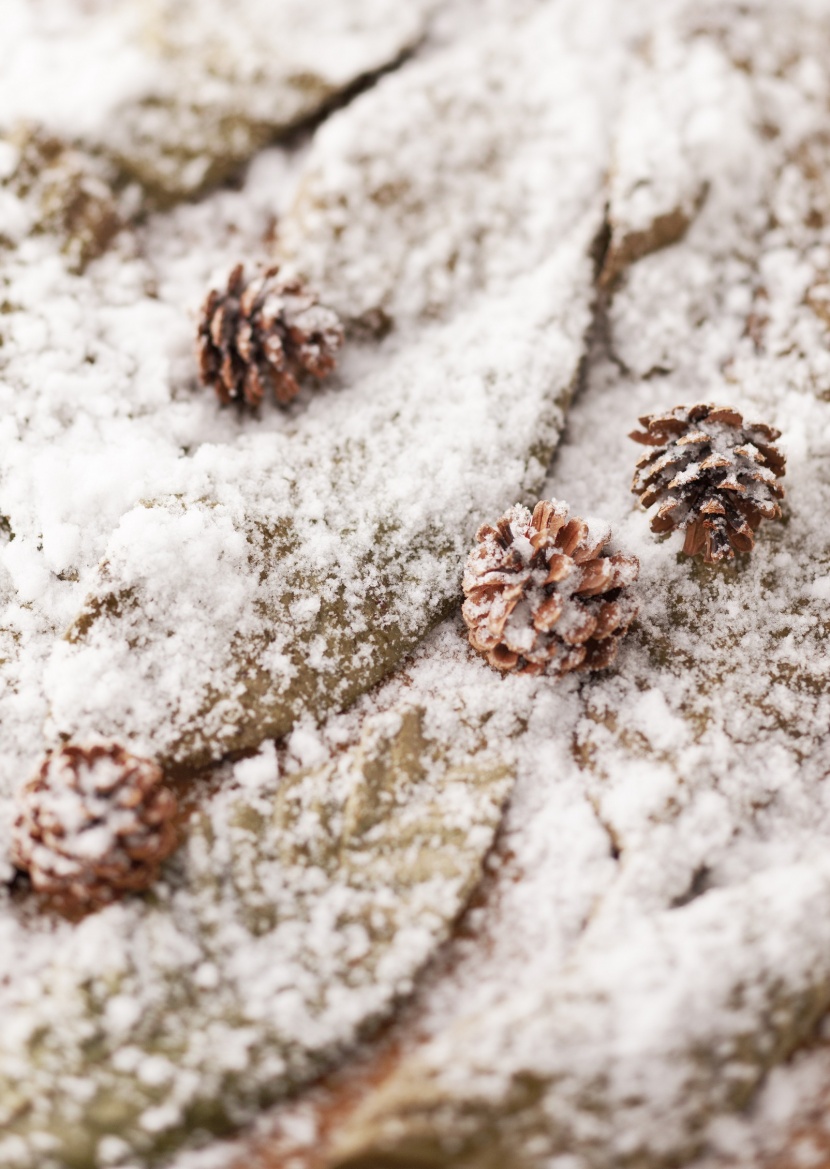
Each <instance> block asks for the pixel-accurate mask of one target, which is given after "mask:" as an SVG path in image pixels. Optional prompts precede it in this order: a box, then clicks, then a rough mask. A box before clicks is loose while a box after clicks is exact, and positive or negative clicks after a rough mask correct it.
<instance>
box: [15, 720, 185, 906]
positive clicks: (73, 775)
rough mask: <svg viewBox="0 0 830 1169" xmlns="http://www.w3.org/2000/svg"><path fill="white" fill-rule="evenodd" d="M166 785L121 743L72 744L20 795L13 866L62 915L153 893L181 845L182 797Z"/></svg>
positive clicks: (153, 768) (47, 762)
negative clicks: (131, 893) (160, 871)
mask: <svg viewBox="0 0 830 1169" xmlns="http://www.w3.org/2000/svg"><path fill="white" fill-rule="evenodd" d="M162 778H163V776H162V772H161V769H160V768H159V767H157V766H156V764H155V763H153V762H151V760H149V759H139V758H137V757H136V756H135V755H130V754H129V753H128V752H127V751H125V750H124V749H123V748H122V747H119V746H117V745H116V744H114V743H99V744H95V745H94V746H90V747H76V746H72V745H71V744H65V745H64V746H63V747H61V748H60V749H59V750H58V751H55V752H52V753H50V754H48V755H47V756H46V758H45V760H44V761H43V764H42V765H41V768H40V771H39V772H38V774H37V775H36V776H35V777H34V778H33V779H31V780H30V781H29V782H28V783H27V784H26V785H25V787H24V788H23V790H22V792H21V793H20V797H19V799H20V810H19V812H18V815H17V819H16V821H15V825H14V830H13V834H12V861H13V863H14V864H16V865H17V866H18V867H19V868H21V869H25V870H27V871H28V873H29V877H30V878H31V881H32V884H33V886H34V887H35V889H36V890H38V892H41V893H45V894H47V895H49V896H50V897H51V898H52V899H53V901H54V903H55V904H56V905H57V906H58V907H59V908H74V909H86V908H94V907H96V906H100V905H104V904H106V903H107V902H109V901H112V900H114V899H115V897H116V896H117V895H118V894H119V893H122V892H126V891H128V890H138V889H146V888H147V887H148V886H149V885H150V884H151V882H152V881H153V879H154V877H155V875H156V870H157V868H158V866H159V864H160V863H161V861H163V860H164V859H165V857H167V856H169V855H170V853H171V852H172V851H173V849H174V848H175V847H176V844H177V832H176V826H175V817H176V814H177V811H178V808H177V802H176V797H175V796H174V795H173V793H172V792H171V791H169V790H168V789H167V788H166V787H162Z"/></svg>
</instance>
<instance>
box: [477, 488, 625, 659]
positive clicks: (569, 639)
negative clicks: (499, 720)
mask: <svg viewBox="0 0 830 1169" xmlns="http://www.w3.org/2000/svg"><path fill="white" fill-rule="evenodd" d="M568 513H569V509H568V505H567V504H565V503H560V502H559V501H557V500H541V501H540V502H539V503H537V504H536V507H535V508H534V509H533V513H532V514H531V512H530V511H529V510H528V508H526V507H521V506H516V507H511V508H510V509H509V510H508V511H507V512H505V514H504V515H503V516H502V517H501V519H500V520H498V522H497V523H496V524H494V525H491V524H484V525H483V526H482V527H481V528H479V530H478V532H477V533H476V539H477V541H478V545H477V547H475V548H474V549H473V551H472V552H471V553H470V555H469V557H468V559H467V566H466V568H465V570H464V586H463V587H464V595H465V597H466V600H465V602H464V605H463V608H462V614H463V616H464V620H465V621H466V623H467V627H468V629H469V631H470V645H472V647H473V648H474V649H476V650H478V651H479V652H480V653H483V654H484V655H485V656H486V658H487V660H488V662H489V663H490V665H491V666H495V667H496V668H497V669H499V670H518V671H519V672H520V673H523V674H542V673H546V674H551V675H554V676H557V677H559V676H561V675H563V674H567V673H568V672H569V671H571V670H601V669H604V667H605V666H608V665H610V664H611V662H613V660H614V658H615V657H616V656H617V648H618V644H619V640H620V638H621V637H622V636H623V634H624V633H625V632H626V630H627V629H628V627H629V625H630V624H631V622H632V621H633V620H634V618H635V617H636V615H637V607H638V606H637V602H636V600H635V599H634V597H633V596H632V595H631V594H630V593H629V592H627V591H626V590H627V589H628V586H629V585H631V584H633V582H634V581H635V580H636V579H637V575H638V573H639V569H640V565H639V562H638V560H637V559H636V557H634V556H623V555H621V554H620V553H614V554H613V555H604V554H603V549H604V548H605V545H606V544H607V543H608V541H609V539H610V538H611V532H610V529H609V528H608V527H607V526H606V525H605V524H599V523H597V522H596V521H595V520H591V521H586V520H580V519H577V518H576V517H574V518H573V519H570V518H569V515H568Z"/></svg>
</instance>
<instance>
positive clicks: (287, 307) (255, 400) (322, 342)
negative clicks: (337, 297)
mask: <svg viewBox="0 0 830 1169" xmlns="http://www.w3.org/2000/svg"><path fill="white" fill-rule="evenodd" d="M342 344H343V326H342V325H341V323H340V319H339V318H338V316H337V314H336V313H335V312H333V311H332V309H328V308H325V307H324V306H323V305H321V304H320V303H319V302H318V300H317V297H316V296H315V295H314V294H313V293H311V292H309V291H308V289H306V288H304V287H303V285H302V284H301V283H300V282H299V281H297V280H283V279H281V278H280V276H279V269H278V268H268V269H267V270H266V271H264V272H260V273H259V274H258V275H256V276H253V277H252V278H251V279H250V280H249V279H247V278H246V276H245V271H244V268H243V265H242V264H237V266H236V267H235V268H234V270H233V271H232V272H231V274H230V278H229V279H228V284H227V288H226V289H225V291H224V292H219V291H217V290H216V289H212V290H211V291H210V292H209V293H208V297H207V300H206V301H205V303H204V306H203V308H202V316H201V320H200V322H199V336H198V351H199V372H200V375H201V378H202V381H203V382H204V384H205V385H209V386H213V387H214V389H215V390H216V393H217V394H218V395H219V400H220V401H221V402H222V403H223V404H224V405H227V404H228V403H229V402H239V403H244V404H246V405H248V406H252V407H256V406H258V405H259V404H260V402H261V401H262V399H263V397H264V396H265V391H266V389H267V388H268V387H269V386H270V387H271V390H272V392H273V394H274V397H275V398H276V400H277V402H279V403H280V405H285V404H286V403H288V402H290V401H291V399H292V398H294V397H296V395H297V394H298V393H299V392H300V384H299V379H300V377H301V376H302V375H303V374H311V375H312V376H313V377H316V378H322V377H325V375H326V374H328V373H331V371H332V370H333V369H334V364H335V355H336V353H337V350H338V349H339V348H340V346H341V345H342Z"/></svg>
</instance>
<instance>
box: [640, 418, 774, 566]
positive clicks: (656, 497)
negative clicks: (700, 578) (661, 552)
mask: <svg viewBox="0 0 830 1169" xmlns="http://www.w3.org/2000/svg"><path fill="white" fill-rule="evenodd" d="M640 423H641V425H642V426H643V427H644V429H643V430H635V431H632V433H631V438H633V439H634V441H635V442H640V443H645V444H646V445H647V446H650V447H654V448H655V449H654V450H650V451H648V452H647V453H646V454H644V455H643V456H642V458H641V459H640V460H639V462H638V463H637V470H636V471H635V473H634V481H633V483H632V484H631V490H632V491H633V492H635V494H637V495H639V496H640V502H641V503H642V505H643V507H651V506H652V504H655V503H657V504H659V505H660V506H659V508H658V510H657V513H656V515H655V516H654V518H653V519H652V521H651V530H652V531H653V532H670V531H673V530H674V529H675V528H685V530H686V541H685V543H684V545H683V551H684V552H685V553H686V554H687V555H688V556H697V555H699V554H701V553H702V554H703V561H704V563H705V564H717V563H719V562H720V561H721V560H732V559H733V557H734V555H735V552H751V551H752V549H753V547H754V546H755V532H756V530H757V529H758V526H759V525H760V523H761V520H764V519H768V520H774V519H779V518H780V516H781V508H780V506H779V503H778V500H779V499H782V498H783V496H784V488H783V487H782V486H781V484H780V483H779V482H778V480H779V479H780V478H781V477H782V476H783V475H784V466H785V462H786V460H785V457H784V455H783V454H782V453H781V451H780V450H779V449H778V447H777V446H775V445H774V443H775V440H776V439H777V438H779V437H780V434H781V432H780V431H778V430H774V429H773V428H772V427H771V426H767V425H765V424H764V423H763V422H752V423H749V422H744V420H743V417H742V416H741V415H740V414H739V413H738V411H737V410H733V409H732V408H731V407H729V406H714V405H712V404H711V403H700V404H698V405H695V406H676V407H675V408H674V410H669V411H668V413H666V414H646V415H645V416H644V417H642V418H641V419H640Z"/></svg>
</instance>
